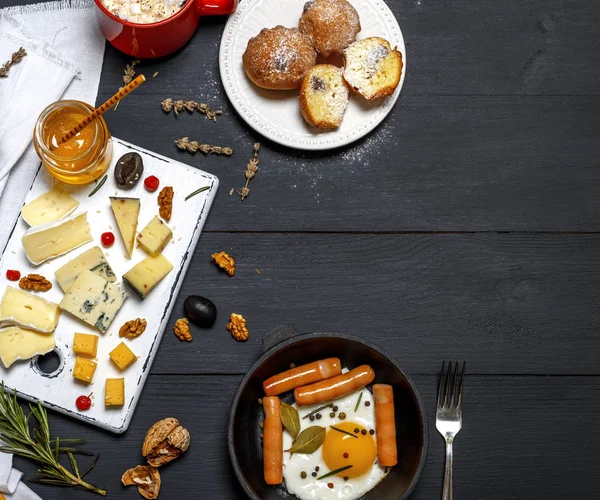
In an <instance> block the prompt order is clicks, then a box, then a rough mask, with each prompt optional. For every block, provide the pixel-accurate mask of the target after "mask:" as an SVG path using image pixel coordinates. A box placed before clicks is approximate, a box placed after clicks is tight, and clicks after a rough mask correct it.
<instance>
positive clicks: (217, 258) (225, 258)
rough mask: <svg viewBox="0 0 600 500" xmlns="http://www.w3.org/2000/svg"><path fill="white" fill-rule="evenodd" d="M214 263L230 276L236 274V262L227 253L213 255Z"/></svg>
mask: <svg viewBox="0 0 600 500" xmlns="http://www.w3.org/2000/svg"><path fill="white" fill-rule="evenodd" d="M212 260H213V262H214V263H215V264H216V265H217V266H219V267H220V268H221V269H223V271H225V272H226V273H227V275H228V276H233V275H234V274H235V261H234V260H233V257H231V256H230V255H229V254H228V253H227V252H219V253H213V254H212Z"/></svg>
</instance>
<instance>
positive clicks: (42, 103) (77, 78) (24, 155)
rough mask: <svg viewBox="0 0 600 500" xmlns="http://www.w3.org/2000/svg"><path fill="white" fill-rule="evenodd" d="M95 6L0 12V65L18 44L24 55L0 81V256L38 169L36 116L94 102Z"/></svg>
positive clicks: (80, 3)
mask: <svg viewBox="0 0 600 500" xmlns="http://www.w3.org/2000/svg"><path fill="white" fill-rule="evenodd" d="M95 8H96V7H95V5H94V2H93V0H67V1H58V2H47V3H39V4H34V5H26V6H18V7H8V8H5V9H1V10H0V65H1V64H4V62H5V61H7V60H9V59H10V56H11V54H12V53H13V52H15V51H16V50H17V49H18V48H19V47H20V46H23V47H25V49H26V51H27V53H28V55H27V56H26V57H25V58H24V59H23V60H22V61H21V62H20V63H19V64H15V65H14V66H13V67H12V68H11V69H10V73H9V76H8V78H2V79H0V117H1V119H0V214H1V215H0V220H1V221H2V223H1V224H0V252H2V250H3V249H4V247H5V245H6V241H7V239H8V235H9V234H10V231H11V229H12V223H13V221H14V220H15V219H16V218H17V215H18V213H19V210H20V209H21V206H22V204H23V200H24V198H25V195H26V194H27V191H28V190H29V187H30V186H31V182H32V181H33V178H34V176H35V174H36V172H37V170H38V167H39V165H40V161H39V159H38V157H37V154H36V153H35V150H34V149H33V145H32V144H31V136H32V132H33V125H34V124H35V121H36V119H37V117H38V115H39V113H40V112H41V111H42V110H43V109H44V108H45V107H46V106H47V105H48V104H50V103H51V102H53V101H56V100H58V99H77V100H80V101H85V102H88V103H91V104H94V103H95V101H96V96H97V94H98V85H99V83H100V73H101V71H102V61H103V58H104V46H105V39H104V37H103V36H102V33H101V32H100V29H99V28H98V25H97V23H96V19H95V11H94V9H95ZM7 41H8V42H9V43H6V42H7ZM15 47H16V48H15ZM4 89H7V90H4ZM8 116H10V117H11V118H10V119H8V118H7V117H8ZM17 125H18V127H17ZM7 131H8V132H7ZM23 131H26V132H27V133H26V137H25V135H22V134H21V133H17V132H23ZM23 137H24V140H22V138H23ZM20 139H21V140H20ZM15 157H16V158H15ZM11 162H12V163H11ZM15 162H16V163H15ZM7 171H9V174H8V176H7V177H6V176H5V174H6V172H7ZM3 177H4V180H2V178H3Z"/></svg>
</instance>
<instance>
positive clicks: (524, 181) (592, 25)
mask: <svg viewBox="0 0 600 500" xmlns="http://www.w3.org/2000/svg"><path fill="white" fill-rule="evenodd" d="M33 1H34V0H0V6H1V5H8V4H15V3H31V2H33ZM388 4H389V5H390V7H391V9H392V10H393V11H394V13H395V14H396V16H397V17H398V19H399V22H400V25H401V27H402V29H403V33H404V36H405V39H406V43H407V53H408V73H407V79H406V84H405V86H404V88H403V90H402V94H401V97H400V99H399V101H398V105H397V106H396V107H395V109H394V111H393V112H392V113H391V114H390V116H389V117H388V118H387V119H386V120H385V122H384V123H383V124H382V125H381V126H380V127H379V128H378V129H377V130H376V131H375V132H374V133H372V134H371V135H370V136H368V137H367V138H365V139H364V140H362V141H360V142H358V143H357V144H355V145H351V146H349V147H347V148H344V149H341V150H336V151H332V152H329V153H319V154H310V153H300V152H294V151H289V150H285V149H284V148H280V147H278V146H276V145H274V144H272V143H269V142H264V143H263V150H262V151H261V164H260V168H261V170H260V172H259V174H258V175H257V177H256V178H255V179H254V180H253V181H252V185H251V187H252V194H251V196H250V197H249V198H248V199H247V200H245V201H244V202H243V203H242V202H241V201H240V200H239V198H237V197H235V196H232V197H230V196H229V194H228V193H229V190H230V189H231V188H235V187H241V185H242V183H243V180H244V179H243V170H244V168H245V165H246V163H247V161H248V159H249V158H250V155H251V150H252V143H253V142H255V141H257V140H259V141H261V142H263V141H262V139H261V138H260V137H259V136H257V135H256V134H255V133H254V132H253V131H252V130H251V129H250V128H249V127H248V126H246V125H245V124H244V123H243V122H241V120H240V119H239V117H238V116H237V115H236V114H235V112H234V111H233V110H232V108H231V106H230V105H229V104H228V102H227V99H226V97H225V95H224V92H223V90H222V87H221V84H220V82H219V72H218V62H217V55H218V48H219V40H220V36H221V32H222V29H223V26H224V20H223V19H208V18H206V19H203V20H202V22H201V27H200V29H199V30H198V31H197V33H196V34H195V36H194V37H193V39H192V40H191V42H190V43H189V44H188V45H187V46H186V47H184V48H183V49H182V50H180V51H179V52H178V53H176V54H174V55H173V56H172V57H169V58H165V59H162V60H159V61H152V62H148V61H144V62H142V64H140V66H139V70H140V71H141V72H144V73H145V74H146V76H147V77H151V76H152V75H153V74H154V72H155V71H158V72H159V74H158V76H157V77H156V78H149V79H148V82H147V83H146V84H145V85H143V86H142V87H140V88H139V89H138V90H136V92H134V93H133V94H132V95H130V96H128V97H127V98H126V99H125V100H124V101H123V102H122V103H121V105H120V106H119V109H118V111H117V112H115V113H113V112H112V111H111V112H109V113H108V114H107V121H108V123H109V126H110V129H111V131H112V133H113V134H114V135H115V136H117V137H121V138H123V139H125V140H128V141H131V142H134V143H137V144H139V145H140V146H144V147H147V148H149V149H151V150H154V151H156V152H158V153H161V154H164V155H166V156H169V157H172V158H176V159H179V160H181V161H184V162H186V163H189V164H190V165H194V166H197V167H200V168H203V169H205V170H207V171H209V172H211V173H214V174H216V175H217V176H218V177H219V178H220V180H221V191H220V192H219V194H218V197H217V200H216V202H215V205H214V208H213V211H212V212H211V215H210V217H209V220H208V224H207V226H206V229H207V232H206V233H204V235H203V236H202V238H201V240H200V243H199V245H198V248H197V250H196V253H195V255H194V259H193V260H192V264H191V266H190V270H189V272H188V275H187V277H186V279H185V282H184V285H183V287H182V291H181V293H180V296H179V297H178V298H177V304H176V306H175V308H176V309H175V311H176V312H174V314H173V316H172V318H171V320H170V325H172V324H173V323H174V321H175V320H176V319H177V318H178V317H180V316H181V315H182V311H181V306H182V303H183V300H184V298H185V297H186V296H187V295H190V294H201V295H206V296H208V297H210V298H211V299H212V300H214V301H215V303H216V304H217V306H218V308H219V318H218V320H217V323H216V324H215V326H214V327H213V328H212V329H209V330H200V329H194V330H193V333H194V341H193V342H192V343H191V344H187V343H185V344H184V343H181V342H179V341H178V340H177V339H175V337H173V336H172V335H171V334H169V333H168V334H167V335H166V336H165V338H164V340H163V343H162V345H161V347H160V350H159V353H158V356H157V359H156V362H155V364H154V366H153V369H152V372H151V375H150V377H149V379H148V384H147V387H146V389H145V391H144V393H143V394H142V399H141V401H140V404H139V406H138V409H137V411H136V414H135V416H134V420H133V423H132V426H131V428H130V430H129V431H128V432H127V433H126V434H125V435H123V436H114V435H112V434H109V433H105V432H103V431H100V430H98V429H94V428H92V427H89V426H85V425H83V424H80V423H77V422H75V421H73V420H70V419H67V418H64V417H61V416H58V415H51V421H52V426H53V430H54V432H55V433H56V434H57V435H60V436H61V437H72V436H83V437H86V438H87V439H88V441H89V442H88V445H87V448H89V449H90V450H93V451H99V452H101V454H102V458H101V461H100V463H99V465H98V467H97V469H96V470H95V471H94V472H93V474H92V475H91V476H90V479H91V480H93V481H95V482H97V483H99V484H100V485H102V486H106V487H107V489H108V490H109V495H110V498H119V499H120V498H123V499H135V498H140V497H139V496H138V494H137V492H136V491H135V489H131V488H130V489H124V488H123V487H122V486H121V485H120V482H119V481H120V476H121V474H122V473H123V471H124V470H125V469H127V468H128V467H131V466H135V465H137V464H138V463H141V455H140V447H141V442H142V439H143V435H144V433H145V431H146V429H147V428H148V427H149V426H150V425H151V424H152V423H153V422H154V421H156V420H157V419H159V418H162V417H165V416H168V415H173V416H177V417H178V418H180V419H181V421H182V422H183V423H184V424H185V425H186V426H187V427H188V428H189V429H190V430H191V432H192V447H191V448H190V451H189V453H188V454H186V455H185V456H184V457H182V459H181V460H180V461H179V462H178V463H175V464H172V465H171V466H169V467H166V468H165V469H164V470H163V492H162V494H161V497H160V498H161V499H163V500H175V499H180V498H194V499H201V500H203V499H211V500H212V499H217V498H218V499H227V500H242V499H243V498H245V496H244V495H243V493H242V491H241V489H240V488H239V486H238V484H237V482H236V480H235V477H234V476H233V474H232V470H231V466H230V464H229V457H228V453H227V447H226V441H225V439H226V434H225V432H226V425H227V416H228V412H229V406H230V403H231V398H232V396H233V393H234V391H235V389H236V387H237V384H238V383H239V381H240V380H241V375H242V374H243V373H244V372H245V371H246V370H247V369H248V368H249V367H250V366H251V365H252V363H253V362H254V361H255V360H256V359H257V357H258V356H259V355H260V354H261V352H262V346H261V342H260V339H261V336H262V335H263V334H264V333H266V332H268V331H269V330H271V329H272V328H274V327H276V326H278V325H279V324H282V323H291V324H294V325H295V326H296V327H297V328H298V329H299V330H300V331H304V332H308V331H315V330H317V331H325V330H327V331H339V332H344V333H351V334H354V335H359V336H363V337H365V338H367V339H369V340H371V341H373V342H375V343H377V344H379V345H380V346H382V347H383V348H385V349H386V350H388V351H389V352H390V353H391V354H392V355H393V356H394V357H396V358H397V359H398V360H399V361H400V363H401V364H402V366H403V367H405V368H406V369H407V371H408V372H409V373H410V374H411V375H413V378H414V380H415V382H416V384H417V386H418V387H419V389H420V391H421V394H422V396H423V399H424V401H425V404H426V406H427V411H428V413H429V419H430V449H429V456H428V460H427V464H426V468H425V471H424V473H423V476H422V478H421V481H420V483H419V486H418V487H417V490H416V491H415V493H414V495H413V496H412V497H411V498H414V499H415V500H430V499H433V498H439V497H440V495H441V485H442V472H443V446H442V445H443V443H442V440H441V438H440V437H439V435H438V434H437V432H436V431H435V428H434V407H435V392H436V385H437V371H438V369H439V365H440V362H441V360H442V359H444V358H448V357H460V358H466V359H467V360H468V363H469V374H468V377H467V386H466V389H465V417H464V420H465V425H464V429H463V431H462V432H461V434H460V435H459V437H458V439H457V442H456V462H455V494H456V498H462V499H471V498H485V499H490V500H496V499H498V500H500V499H502V500H504V499H507V498H511V499H512V498H526V499H527V500H546V499H547V498H558V499H572V498H577V499H588V498H594V497H595V496H597V495H596V486H595V481H594V479H595V476H596V472H595V471H596V469H597V466H596V462H595V460H596V458H597V456H598V453H599V452H600V449H599V446H598V444H597V443H598V438H599V437H600V436H599V434H598V429H597V425H595V420H596V416H597V414H598V412H599V410H600V407H599V404H600V403H599V402H598V397H597V394H598V391H599V389H600V377H599V376H598V375H600V373H599V370H598V362H597V360H598V356H599V354H600V340H599V338H600V337H599V336H598V333H597V332H598V327H599V325H600V317H599V313H598V307H597V302H598V297H599V295H600V293H599V288H598V282H599V280H598V278H599V276H598V269H599V266H598V264H600V250H599V248H600V246H599V241H598V238H599V236H598V235H597V234H573V233H588V232H598V231H600V221H599V217H598V213H600V206H599V201H598V200H599V199H600V197H599V194H600V193H599V190H600V182H599V180H600V179H599V175H600V174H599V173H598V168H597V167H598V157H599V154H600V113H599V112H600V92H599V90H598V89H599V83H600V70H599V68H600V65H599V63H600V53H599V52H598V50H597V47H598V45H599V43H600V11H599V10H598V8H597V2H594V1H591V0H584V1H580V2H572V1H563V0H549V1H541V0H524V1H521V2H493V1H491V0H485V1H477V0H465V1H463V2H460V3H456V2H450V1H448V0H436V1H435V2H433V3H432V2H425V1H424V0H418V1H414V2H406V1H405V0H389V1H388ZM130 61H131V58H129V57H128V56H125V55H123V54H120V53H118V52H117V51H116V50H115V49H113V48H112V47H111V46H109V45H107V50H106V57H105V61H104V67H103V75H102V80H101V85H100V92H99V96H98V101H99V102H101V101H102V100H104V99H106V98H107V97H108V96H110V95H112V93H114V92H115V91H116V89H117V88H118V87H119V86H121V84H122V82H121V77H122V72H123V68H124V66H125V64H127V63H128V62H130ZM166 97H174V98H194V99H196V100H199V101H202V102H206V103H208V104H209V105H211V106H212V107H215V108H221V109H223V111H224V115H223V116H222V117H221V118H220V119H219V121H218V122H217V123H210V122H208V120H206V119H205V118H203V117H201V116H199V115H196V116H190V115H187V114H183V115H182V116H179V117H178V118H176V117H175V116H173V115H172V114H171V115H164V113H163V112H162V111H161V109H160V107H159V103H160V101H161V100H162V99H164V98H166ZM182 136H190V138H192V139H197V140H200V141H201V142H212V143H215V144H217V145H222V146H233V147H234V150H235V153H234V156H233V157H232V158H221V157H209V158H204V157H201V156H200V155H199V154H197V155H196V156H191V155H189V154H187V153H184V152H179V151H178V150H177V149H176V148H175V146H174V144H173V142H172V141H173V140H174V139H176V138H178V137H182ZM431 233H435V234H431ZM472 233H475V234H472ZM478 233H481V234H478ZM218 250H227V251H230V252H231V254H232V255H234V257H236V260H237V267H238V271H237V273H236V276H235V277H233V278H228V277H227V276H226V275H224V274H223V273H222V272H220V271H218V270H217V269H216V268H215V266H214V265H213V264H212V263H211V262H210V254H211V253H212V252H214V251H218ZM255 269H259V270H260V272H261V274H260V275H259V274H257V273H256V271H255ZM230 312H241V313H243V314H244V316H246V317H247V318H248V324H249V327H250V331H251V339H250V340H249V341H248V342H247V343H245V344H239V343H236V342H234V341H233V340H232V339H231V337H230V335H229V333H228V332H226V331H225V329H224V325H225V323H226V320H227V316H228V314H229V313H230ZM17 462H18V467H19V468H22V469H23V470H29V471H30V470H32V469H31V467H29V465H28V464H25V463H23V462H22V461H20V460H19V461H17ZM35 488H36V491H38V492H40V494H41V495H42V497H43V498H44V499H45V500H63V499H64V498H67V497H68V498H69V499H71V498H72V499H74V500H79V499H81V500H83V499H84V498H85V499H87V498H90V495H89V494H87V493H85V492H81V491H76V490H69V491H68V492H65V490H63V489H58V488H50V487H43V488H40V487H35Z"/></svg>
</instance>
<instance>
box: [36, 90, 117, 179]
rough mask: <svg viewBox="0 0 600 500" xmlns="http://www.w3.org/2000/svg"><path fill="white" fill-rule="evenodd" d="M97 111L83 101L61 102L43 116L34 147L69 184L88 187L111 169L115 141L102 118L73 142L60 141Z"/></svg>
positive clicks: (72, 139) (77, 135)
mask: <svg viewBox="0 0 600 500" xmlns="http://www.w3.org/2000/svg"><path fill="white" fill-rule="evenodd" d="M93 111H94V108H93V107H92V106H90V105H89V104H86V103H84V102H81V101H57V102H55V103H53V104H50V106H48V107H47V108H46V109H45V110H44V111H42V113H41V114H40V116H39V118H38V121H37V123H36V125H35V130H34V133H33V144H34V147H35V150H36V151H37V154H38V156H39V157H40V159H41V160H42V163H43V164H44V166H45V167H46V168H47V169H48V171H49V172H50V173H51V174H52V175H53V176H54V177H56V178H57V179H59V180H61V181H63V182H66V183H67V184H87V183H89V182H92V181H95V180H96V179H98V178H99V177H100V176H101V175H102V174H104V172H105V171H106V169H107V168H108V167H109V165H110V161H111V159H112V141H111V137H110V133H109V131H108V127H107V126H106V122H105V121H104V118H102V117H101V116H99V117H97V118H96V119H95V120H93V121H92V122H91V123H90V124H89V125H88V126H87V127H85V128H83V129H82V130H80V131H79V132H77V134H76V135H74V136H73V137H72V138H71V139H69V140H68V141H66V142H64V143H59V141H60V139H61V138H62V137H63V136H64V135H65V134H67V132H69V131H70V130H72V129H73V128H74V127H75V126H76V125H77V124H78V123H79V122H81V121H82V120H84V119H85V118H86V116H88V115H89V114H90V113H92V112H93Z"/></svg>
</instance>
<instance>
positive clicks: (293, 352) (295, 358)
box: [228, 326, 428, 500]
mask: <svg viewBox="0 0 600 500" xmlns="http://www.w3.org/2000/svg"><path fill="white" fill-rule="evenodd" d="M263 343H264V346H265V350H266V352H265V354H264V355H263V356H262V357H261V358H260V359H259V360H258V361H257V362H256V363H255V364H254V366H253V367H252V368H251V369H250V371H249V372H248V373H247V374H246V376H245V377H244V379H243V380H242V382H241V384H240V386H239V388H238V390H237V392H236V393H235V396H234V398H233V405H232V408H231V416H230V418H229V436H228V443H229V455H230V457H231V463H232V465H233V469H234V471H235V474H236V476H237V478H238V480H239V481H240V483H241V485H242V487H243V488H244V490H245V491H246V493H247V494H248V496H249V497H250V498H252V499H255V500H275V499H279V498H285V499H292V498H296V497H295V496H294V495H290V494H289V493H287V491H286V489H285V486H283V485H279V486H267V485H266V484H265V482H264V479H263V466H262V448H261V443H260V432H261V431H260V427H259V423H260V422H261V421H262V418H263V412H262V408H261V406H260V405H259V404H258V399H259V398H261V397H263V396H264V393H263V390H262V382H263V380H265V379H267V378H268V377H270V376H271V375H274V374H276V373H279V372H282V371H285V370H287V369H289V365H290V363H295V364H296V365H298V366H299V365H301V364H304V363H309V362H311V361H315V360H317V359H323V358H328V357H339V358H340V359H341V361H342V366H345V367H351V368H352V367H356V366H359V365H363V364H369V365H371V366H372V367H373V369H374V370H375V373H376V378H375V382H374V383H386V384H391V385H393V386H394V402H395V412H396V433H397V439H398V465H396V466H395V467H394V468H393V469H392V470H391V472H390V473H389V475H388V477H387V478H386V479H384V480H383V481H382V482H381V483H379V484H378V485H377V486H376V487H375V488H373V489H372V490H371V491H370V492H368V493H367V494H366V495H365V496H363V497H362V498H363V499H364V500H375V499H376V500H402V499H406V498H407V497H408V496H409V495H410V493H411V492H412V490H413V489H414V487H415V485H416V483H417V480H418V478H419V475H420V474H421V471H422V469H423V466H424V464H425V455H426V453H427V436H428V434H427V417H426V415H425V411H424V408H423V402H422V401H421V397H420V396H419V393H418V392H417V389H416V387H415V385H414V384H413V383H412V381H411V380H410V379H409V378H408V376H406V375H405V374H404V372H403V371H402V370H401V368H400V367H399V366H398V364H397V363H396V362H395V361H394V360H392V359H391V358H390V357H389V356H388V355H387V354H386V353H385V352H384V351H382V350H381V349H380V348H379V347H377V346H375V345H373V344H371V343H370V342H367V341H365V340H359V339H357V338H353V337H349V336H346V335H340V334H332V333H309V334H304V335H299V334H298V332H296V330H294V329H293V328H292V327H289V326H285V327H280V328H278V329H276V330H275V331H273V332H271V333H270V334H268V335H266V336H265V338H264V339H263ZM281 397H282V400H283V401H286V402H288V403H292V402H293V396H292V395H291V393H290V394H285V395H282V396H281Z"/></svg>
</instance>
